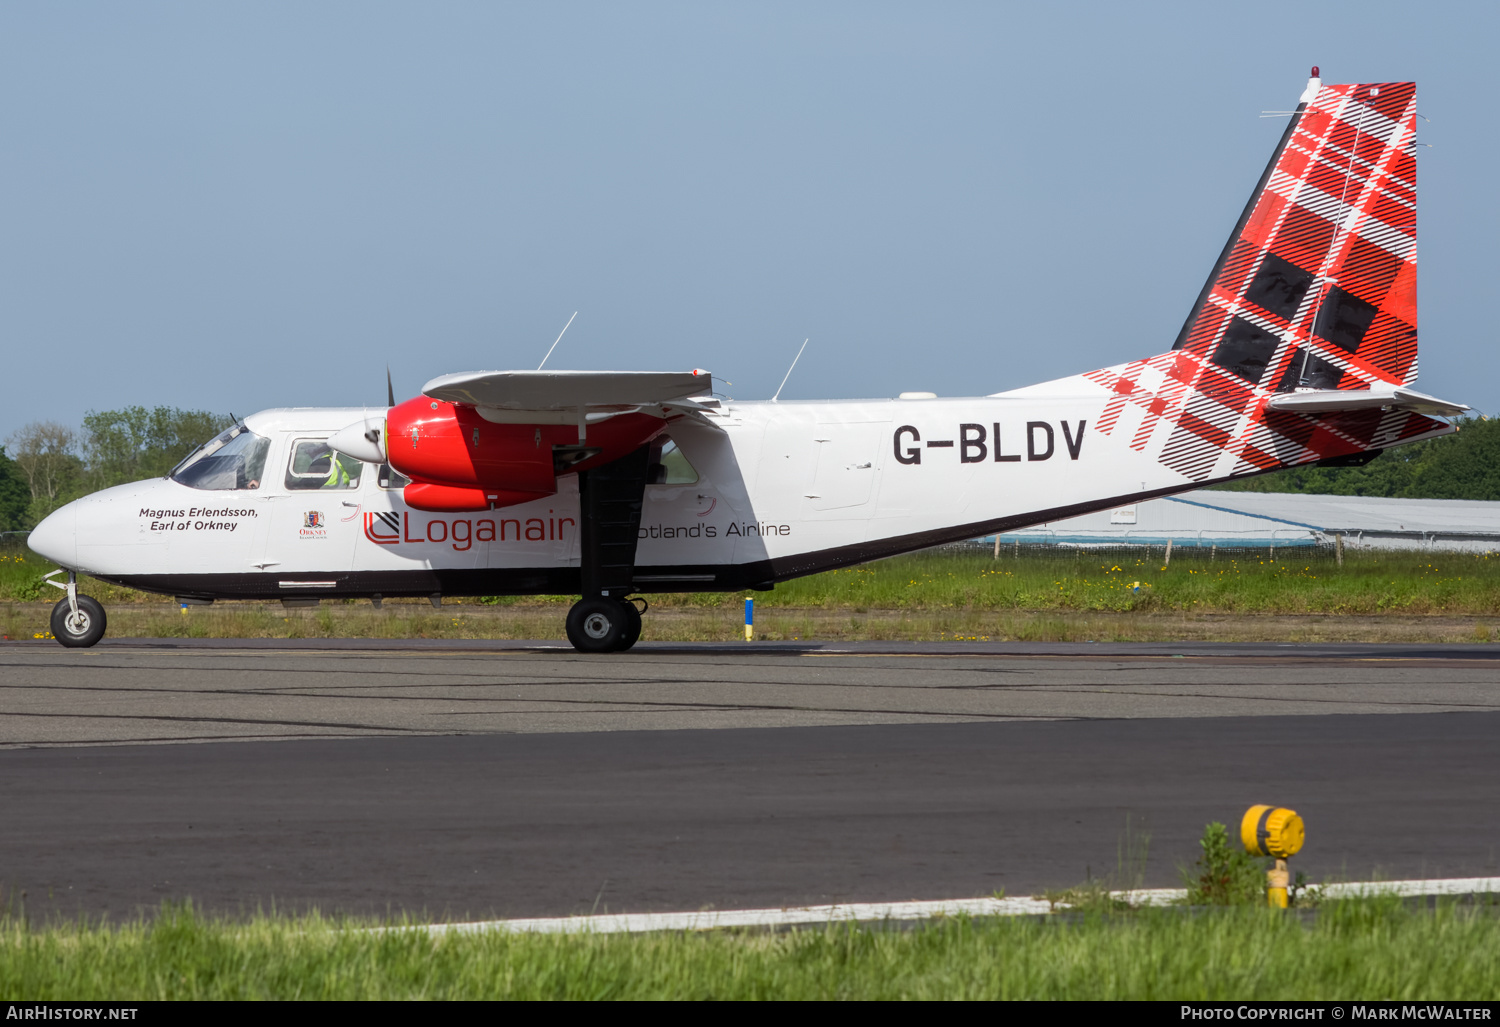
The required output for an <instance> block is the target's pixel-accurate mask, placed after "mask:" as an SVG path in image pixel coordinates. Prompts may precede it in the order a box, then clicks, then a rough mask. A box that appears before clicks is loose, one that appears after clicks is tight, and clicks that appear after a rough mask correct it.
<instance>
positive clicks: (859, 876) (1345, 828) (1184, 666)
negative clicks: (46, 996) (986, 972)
mask: <svg viewBox="0 0 1500 1027" xmlns="http://www.w3.org/2000/svg"><path fill="white" fill-rule="evenodd" d="M1497 670H1500V646H1427V647H1421V646H1400V647H1397V646H1355V645H1317V646H1269V645H1245V646H1231V645H1208V644H1193V645H1179V646H1160V645H1088V644H1077V645H1063V644H1058V645H1013V644H1001V643H979V644H968V645H964V644H931V645H911V644H906V645H902V644H891V645H885V644H875V643H865V644H855V645H849V644H846V645H840V646H837V647H833V646H817V645H799V646H776V645H767V646H762V645H759V644H754V645H749V646H747V645H743V644H742V645H692V646H687V645H675V646H674V645H668V644H660V645H652V646H643V647H641V648H639V649H638V650H637V651H635V652H633V653H631V654H628V655H626V656H623V657H585V656H579V655H577V654H574V653H573V652H572V651H571V650H563V649H558V648H555V647H552V646H550V645H544V644H542V643H535V644H526V643H495V642H457V643H456V642H432V643H425V644H424V643H407V642H402V643H388V642H378V643H377V642H356V641H344V642H335V643H329V642H306V643H287V642H274V643H247V642H238V641H236V642H202V641H189V642H167V643H163V642H161V641H149V642H148V641H144V640H142V641H134V642H131V641H125V640H122V641H119V642H113V643H106V644H102V645H100V646H98V647H97V648H95V649H92V650H84V651H68V650H63V649H61V648H60V647H57V646H56V645H55V644H50V643H49V644H45V645H43V644H33V643H19V644H10V645H5V646H0V709H3V710H4V712H5V716H4V717H3V718H0V746H4V751H0V785H3V788H0V814H3V816H4V823H5V825H6V828H5V830H4V832H3V833H0V888H3V894H0V901H3V902H4V903H5V904H7V905H9V906H10V907H11V908H13V909H14V908H16V907H17V905H18V904H19V903H21V902H22V901H23V898H22V892H24V893H25V896H24V903H25V905H26V908H27V910H28V912H30V913H31V914H33V915H43V914H56V915H67V916H72V915H76V914H78V913H84V914H87V915H90V916H97V915H109V916H110V917H111V918H119V917H125V916H131V915H133V914H134V913H136V912H137V911H138V910H142V909H146V910H149V909H152V908H154V907H155V906H156V905H157V904H158V903H159V902H161V901H162V900H164V899H171V900H180V899H182V898H185V897H192V899H193V900H194V901H195V902H197V903H199V904H201V905H202V906H204V907H206V908H209V909H211V910H215V911H223V912H229V913H240V912H249V911H253V910H255V909H257V908H266V909H268V908H271V907H272V906H273V905H274V906H275V907H276V908H280V909H303V908H308V907H313V906H315V907H318V908H321V909H323V910H325V911H339V912H346V913H352V914H359V915H377V916H378V915H384V914H386V913H396V914H401V913H410V914H413V915H418V916H426V917H439V918H470V917H483V918H488V917H504V916H536V915H559V914H569V913H587V912H589V911H590V910H599V911H605V910H608V911H613V912H635V911H666V910H684V909H699V908H708V907H711V908H721V909H728V908H741V907H746V906H779V905H790V904H802V903H820V902H838V901H882V900H903V899H933V898H958V897H970V896H977V895H986V894H990V893H992V892H994V891H996V890H1004V892H1005V893H1007V894H1011V895H1022V894H1036V893H1038V892H1040V891H1042V890H1044V889H1055V888H1062V887H1067V886H1070V885H1074V884H1077V883H1079V882H1081V881H1082V880H1083V879H1084V878H1085V876H1086V875H1094V876H1099V875H1103V874H1113V873H1117V872H1118V870H1119V867H1120V865H1121V862H1122V849H1124V848H1127V847H1128V846H1127V845H1126V841H1125V836H1126V832H1127V821H1128V822H1129V824H1130V828H1129V831H1130V833H1131V834H1132V835H1133V836H1135V837H1139V836H1141V835H1143V834H1149V838H1150V841H1149V849H1148V852H1149V856H1148V858H1147V861H1146V872H1145V881H1144V883H1146V884H1148V885H1154V886H1160V885H1172V884H1177V883H1179V880H1178V875H1177V866H1178V865H1179V864H1182V863H1189V862H1191V861H1192V859H1193V858H1194V857H1195V855H1196V851H1197V845H1196V841H1197V837H1198V835H1199V834H1200V833H1201V831H1202V827H1203V824H1204V823H1205V822H1207V821H1209V820H1213V819H1217V820H1224V821H1229V822H1232V823H1233V822H1237V819H1238V816H1239V815H1240V813H1242V812H1243V810H1244V809H1245V808H1246V807H1247V806H1249V805H1251V804H1252V803H1255V802H1274V803H1277V804H1282V805H1290V806H1293V807H1294V808H1296V809H1297V810H1298V811H1299V812H1301V813H1302V814H1303V816H1304V817H1305V819H1306V821H1307V824H1308V844H1307V848H1306V850H1305V851H1304V853H1303V854H1302V855H1300V856H1298V857H1297V859H1296V860H1295V861H1294V864H1293V865H1294V869H1298V868H1300V869H1303V870H1305V871H1306V872H1307V873H1309V874H1310V875H1311V876H1313V877H1321V876H1327V875H1339V876H1344V877H1346V878H1349V879H1360V878H1367V877H1368V876H1370V875H1371V874H1377V873H1378V874H1383V875H1385V876H1389V877H1444V876H1494V875H1496V874H1500V861H1497V858H1500V827H1497V825H1500V817H1497V816H1496V815H1495V814H1496V811H1497V799H1500V746H1497V744H1496V742H1497V730H1500V715H1497V714H1500V687H1497V685H1496V683H1495V682H1496V671H1497ZM1127 861H1128V860H1127Z"/></svg>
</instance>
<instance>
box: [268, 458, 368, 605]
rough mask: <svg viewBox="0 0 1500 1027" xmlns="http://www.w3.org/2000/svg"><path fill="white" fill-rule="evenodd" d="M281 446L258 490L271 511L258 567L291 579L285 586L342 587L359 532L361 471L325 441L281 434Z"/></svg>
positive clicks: (359, 466) (362, 470)
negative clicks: (313, 583) (307, 583)
mask: <svg viewBox="0 0 1500 1027" xmlns="http://www.w3.org/2000/svg"><path fill="white" fill-rule="evenodd" d="M281 442H282V445H281V446H280V447H278V451H277V452H273V453H272V455H271V462H269V463H268V465H267V467H266V481H265V482H264V484H263V486H262V489H263V491H264V492H265V493H266V506H268V507H269V508H270V509H269V525H268V529H267V533H266V543H265V548H264V550H263V555H262V557H261V559H260V561H258V562H259V563H261V564H263V569H264V570H265V571H266V572H267V573H270V574H277V575H282V574H286V575H291V576H293V577H292V579H290V580H299V581H300V580H304V579H305V580H312V579H315V578H316V579H317V580H318V581H320V582H322V581H329V582H333V581H342V579H343V578H345V577H346V576H347V574H348V571H349V569H350V567H351V566H352V565H353V562H354V545H355V540H356V539H357V538H358V537H359V534H360V532H361V531H362V530H363V521H362V513H363V508H362V506H361V503H360V484H361V481H362V479H363V478H364V473H365V465H364V464H363V463H361V462H360V461H358V460H356V459H354V458H353V457H348V456H344V455H342V454H338V453H335V452H333V450H331V449H329V448H328V440H327V438H326V437H325V436H315V435H312V434H311V433H302V432H284V433H282V436H281ZM372 470H373V468H372ZM319 575H326V577H323V578H319V577H318V576H319ZM323 587H333V586H329V585H324V586H323Z"/></svg>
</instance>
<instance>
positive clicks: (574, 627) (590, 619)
mask: <svg viewBox="0 0 1500 1027" xmlns="http://www.w3.org/2000/svg"><path fill="white" fill-rule="evenodd" d="M628 617H629V615H628V614H627V613H626V612H625V604H623V603H621V602H619V601H618V600H615V599H605V598H603V597H595V598H589V599H580V600H579V601H578V602H576V603H574V604H573V608H572V609H571V610H569V611H568V641H569V642H572V643H573V648H574V649H577V650H578V651H579V652H581V653H608V652H613V651H614V650H616V649H618V648H619V647H620V639H621V638H623V637H624V635H625V628H626V625H627V623H628Z"/></svg>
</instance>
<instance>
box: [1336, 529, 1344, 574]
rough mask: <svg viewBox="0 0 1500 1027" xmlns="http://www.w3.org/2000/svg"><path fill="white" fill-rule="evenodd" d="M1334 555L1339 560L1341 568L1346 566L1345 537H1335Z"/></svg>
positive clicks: (1340, 535)
mask: <svg viewBox="0 0 1500 1027" xmlns="http://www.w3.org/2000/svg"><path fill="white" fill-rule="evenodd" d="M1333 555H1334V559H1336V560H1338V562H1339V566H1340V567H1342V566H1344V536H1343V535H1342V534H1339V535H1335V536H1333Z"/></svg>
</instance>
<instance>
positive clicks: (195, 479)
mask: <svg viewBox="0 0 1500 1027" xmlns="http://www.w3.org/2000/svg"><path fill="white" fill-rule="evenodd" d="M270 449H271V440H270V439H266V438H262V437H261V436H259V435H257V434H255V433H254V432H253V431H251V430H250V429H248V428H246V427H245V426H244V425H242V424H237V425H235V426H234V427H233V428H230V429H229V430H228V431H225V432H221V433H220V434H219V435H216V436H215V437H214V438H212V439H210V440H209V441H208V442H205V443H204V444H203V445H201V446H199V447H198V448H197V449H196V450H194V451H193V452H192V453H190V454H189V455H188V458H187V459H186V460H184V461H183V462H182V463H180V464H178V465H177V466H176V467H174V468H173V469H172V473H171V474H169V475H168V476H167V477H169V478H171V479H172V480H173V481H175V482H177V483H178V484H179V485H186V486H188V487H189V488H195V489H258V488H260V482H261V478H262V477H263V476H264V475H265V471H266V453H267V452H269V451H270Z"/></svg>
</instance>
